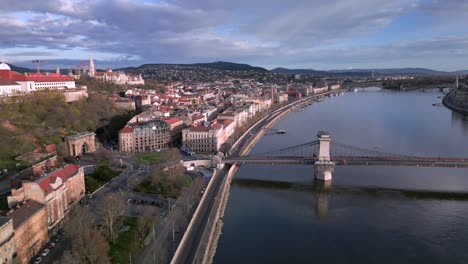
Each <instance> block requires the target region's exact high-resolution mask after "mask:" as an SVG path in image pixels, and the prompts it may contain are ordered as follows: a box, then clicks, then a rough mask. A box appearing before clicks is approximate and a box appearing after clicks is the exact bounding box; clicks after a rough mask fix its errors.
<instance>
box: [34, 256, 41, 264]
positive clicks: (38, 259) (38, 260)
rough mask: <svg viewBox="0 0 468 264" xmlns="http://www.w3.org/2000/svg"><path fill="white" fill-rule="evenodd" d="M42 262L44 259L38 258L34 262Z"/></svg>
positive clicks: (36, 263) (35, 263)
mask: <svg viewBox="0 0 468 264" xmlns="http://www.w3.org/2000/svg"><path fill="white" fill-rule="evenodd" d="M41 262H42V257H38V258H37V259H36V261H34V264H40V263H41Z"/></svg>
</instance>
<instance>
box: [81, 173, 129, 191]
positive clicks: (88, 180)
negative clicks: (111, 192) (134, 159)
mask: <svg viewBox="0 0 468 264" xmlns="http://www.w3.org/2000/svg"><path fill="white" fill-rule="evenodd" d="M120 173H122V172H121V171H115V170H109V171H106V177H102V175H100V174H98V173H92V174H90V175H87V176H85V186H86V192H88V193H93V192H95V191H96V190H97V189H99V188H101V186H103V185H104V184H105V183H107V182H109V181H110V180H111V179H113V178H115V177H117V176H119V175H120Z"/></svg>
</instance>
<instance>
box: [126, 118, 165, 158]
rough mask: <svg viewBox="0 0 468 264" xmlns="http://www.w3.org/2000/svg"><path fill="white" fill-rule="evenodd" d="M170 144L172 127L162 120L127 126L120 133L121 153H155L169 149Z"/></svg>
mask: <svg viewBox="0 0 468 264" xmlns="http://www.w3.org/2000/svg"><path fill="white" fill-rule="evenodd" d="M170 142H171V133H170V127H169V125H168V124H167V123H166V122H164V121H161V120H152V121H148V122H145V123H137V124H133V125H127V126H125V127H124V128H122V129H121V130H120V131H119V149H120V151H121V152H144V151H155V150H158V149H163V148H167V147H169V144H170Z"/></svg>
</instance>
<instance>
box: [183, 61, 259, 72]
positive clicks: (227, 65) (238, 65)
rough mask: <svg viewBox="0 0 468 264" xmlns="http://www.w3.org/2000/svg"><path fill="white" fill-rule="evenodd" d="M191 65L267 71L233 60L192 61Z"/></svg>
mask: <svg viewBox="0 0 468 264" xmlns="http://www.w3.org/2000/svg"><path fill="white" fill-rule="evenodd" d="M191 65H192V66H200V67H205V68H210V69H215V70H225V71H251V70H253V71H263V72H265V71H268V70H267V69H264V68H262V67H254V66H251V65H249V64H242V63H233V62H226V61H216V62H210V63H194V64H191Z"/></svg>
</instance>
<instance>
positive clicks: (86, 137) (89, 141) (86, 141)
mask: <svg viewBox="0 0 468 264" xmlns="http://www.w3.org/2000/svg"><path fill="white" fill-rule="evenodd" d="M95 137H96V134H95V133H94V132H81V133H78V134H74V135H70V136H67V137H65V142H66V143H67V147H68V156H71V157H76V156H81V155H83V154H86V153H92V152H95V151H96V140H95Z"/></svg>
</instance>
